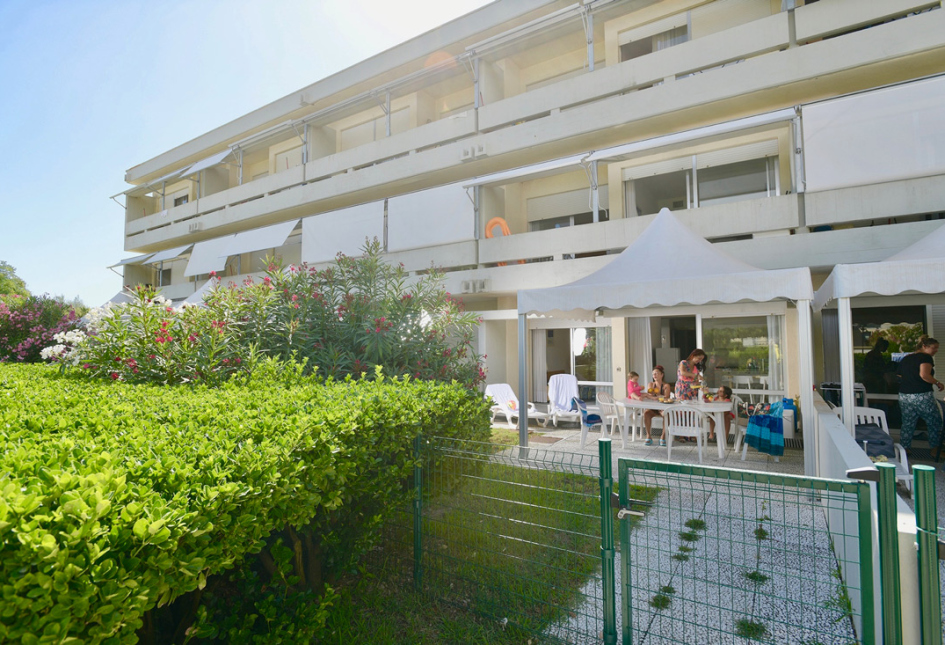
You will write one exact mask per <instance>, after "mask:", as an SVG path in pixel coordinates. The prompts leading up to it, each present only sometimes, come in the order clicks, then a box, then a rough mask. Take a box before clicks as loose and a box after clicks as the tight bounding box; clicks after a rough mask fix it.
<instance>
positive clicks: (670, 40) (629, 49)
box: [620, 25, 689, 62]
mask: <svg viewBox="0 0 945 645" xmlns="http://www.w3.org/2000/svg"><path fill="white" fill-rule="evenodd" d="M621 40H623V38H621ZM687 40H689V28H688V27H687V26H685V25H683V26H681V27H676V28H674V29H669V30H667V31H663V32H660V33H658V34H654V35H651V36H643V37H640V38H639V39H638V40H632V41H630V42H627V43H626V44H624V45H621V46H620V62H624V61H628V60H632V59H634V58H639V57H640V56H645V55H647V54H652V53H653V52H655V51H660V50H661V49H669V48H670V47H673V46H675V45H679V44H681V43H684V42H686V41H687Z"/></svg>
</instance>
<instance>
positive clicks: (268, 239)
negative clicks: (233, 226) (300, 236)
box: [226, 219, 299, 255]
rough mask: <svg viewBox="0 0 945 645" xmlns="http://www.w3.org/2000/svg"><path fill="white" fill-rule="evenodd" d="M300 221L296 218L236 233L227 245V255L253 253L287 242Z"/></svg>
mask: <svg viewBox="0 0 945 645" xmlns="http://www.w3.org/2000/svg"><path fill="white" fill-rule="evenodd" d="M298 223H299V220H297V219H294V220H292V221H290V222H281V223H279V224H273V225H272V226H266V227H263V228H257V229H253V230H252V231H245V232H243V233H237V234H236V235H234V236H233V237H232V238H231V239H230V241H229V243H228V244H227V246H226V255H238V254H240V253H252V252H253V251H261V250H262V249H274V248H278V247H280V246H282V245H283V244H285V241H286V238H288V237H289V234H290V233H292V229H294V228H295V226H296V225H297V224H298Z"/></svg>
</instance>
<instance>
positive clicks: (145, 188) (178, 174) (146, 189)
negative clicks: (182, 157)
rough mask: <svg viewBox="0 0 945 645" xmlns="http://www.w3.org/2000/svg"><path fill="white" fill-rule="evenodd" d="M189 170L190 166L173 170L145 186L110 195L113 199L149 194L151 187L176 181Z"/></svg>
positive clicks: (140, 185)
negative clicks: (134, 194)
mask: <svg viewBox="0 0 945 645" xmlns="http://www.w3.org/2000/svg"><path fill="white" fill-rule="evenodd" d="M190 168H191V166H184V167H183V168H181V169H179V170H175V171H174V172H172V173H169V174H167V175H164V176H163V177H158V178H157V179H155V180H154V181H149V182H148V183H146V184H139V185H138V186H132V187H131V188H129V189H127V190H123V191H121V192H120V193H115V194H114V195H112V197H113V198H114V197H118V196H119V195H130V194H131V193H141V194H144V193H149V192H151V189H152V187H153V186H157V185H158V184H161V183H163V182H165V181H167V182H169V181H171V180H172V179H177V178H179V177H181V176H182V175H184V173H186V172H187V171H189V170H190Z"/></svg>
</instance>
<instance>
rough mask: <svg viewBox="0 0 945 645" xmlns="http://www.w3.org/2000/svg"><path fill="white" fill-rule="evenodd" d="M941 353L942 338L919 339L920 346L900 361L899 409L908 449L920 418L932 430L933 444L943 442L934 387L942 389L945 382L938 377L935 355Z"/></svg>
mask: <svg viewBox="0 0 945 645" xmlns="http://www.w3.org/2000/svg"><path fill="white" fill-rule="evenodd" d="M937 352H938V341H937V340H935V339H934V338H929V337H928V336H923V337H922V338H921V339H919V347H918V349H917V350H916V351H915V352H913V353H912V354H908V355H906V356H904V357H903V359H902V360H901V361H899V409H900V410H901V411H902V430H901V431H900V435H899V443H901V444H902V447H903V448H906V449H908V448H909V447H910V446H911V445H912V435H913V434H915V424H916V422H917V421H918V420H919V417H922V419H923V420H924V421H925V424H926V425H927V426H928V429H929V446H930V447H933V448H934V447H936V446H938V445H939V443H940V442H941V432H942V416H941V412H940V409H939V406H938V402H937V401H936V400H935V397H934V396H933V394H932V388H933V387H936V388H938V390H939V392H941V391H942V390H943V389H945V385H943V384H942V382H941V381H939V380H938V379H936V378H935V368H934V367H933V361H932V357H933V356H935V354H936V353H937Z"/></svg>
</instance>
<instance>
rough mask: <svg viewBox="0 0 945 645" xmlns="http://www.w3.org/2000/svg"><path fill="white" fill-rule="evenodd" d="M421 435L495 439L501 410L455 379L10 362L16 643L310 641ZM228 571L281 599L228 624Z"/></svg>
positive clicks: (9, 611) (6, 398) (5, 455)
mask: <svg viewBox="0 0 945 645" xmlns="http://www.w3.org/2000/svg"><path fill="white" fill-rule="evenodd" d="M421 430H422V431H423V432H424V433H425V434H430V435H434V434H435V435H441V436H455V437H458V438H470V439H484V438H485V437H486V436H488V431H489V423H488V412H487V406H486V405H485V403H483V401H482V399H481V396H478V395H477V394H476V393H475V392H473V391H470V390H469V389H468V388H466V387H464V386H462V385H458V384H447V383H439V382H434V381H423V380H415V379H412V378H406V379H403V380H401V379H396V380H392V379H387V378H384V377H383V375H374V378H372V379H360V380H353V379H347V380H345V381H340V382H327V383H325V382H316V380H315V379H313V378H311V377H309V376H305V375H304V374H303V368H302V366H301V364H300V363H291V364H288V365H280V364H278V363H277V362H276V361H272V360H261V361H259V364H258V365H257V369H256V370H254V372H253V373H252V375H245V374H244V375H239V376H237V377H236V378H231V379H229V380H227V381H226V382H223V383H221V384H220V385H218V386H216V387H209V386H207V385H204V384H194V385H191V386H174V387H166V386H160V385H152V384H139V385H134V384H128V383H123V382H121V381H117V382H111V381H110V380H109V381H96V380H89V379H86V378H81V377H79V376H76V375H68V374H67V375H65V376H63V375H61V374H60V373H59V371H58V370H56V369H54V368H50V367H48V366H40V365H33V366H28V365H15V366H14V365H7V366H4V365H0V642H18V643H19V642H22V643H70V642H75V643H78V642H83V643H134V642H137V639H138V638H139V636H141V637H143V638H145V640H146V641H149V642H179V641H178V640H177V639H178V638H179V637H182V635H185V634H187V629H188V626H189V625H191V624H193V621H194V619H195V618H197V619H198V620H197V623H198V624H199V625H200V629H202V630H204V631H202V632H201V633H200V634H195V633H191V634H189V635H188V637H190V638H194V637H197V636H199V637H201V638H208V639H214V638H215V639H217V640H218V641H219V642H227V641H228V639H229V636H227V634H232V633H244V634H248V636H247V638H246V640H245V641H244V642H304V638H305V637H307V636H306V635H307V634H311V633H312V632H313V630H314V628H315V627H317V625H318V624H319V622H320V621H323V620H324V617H325V615H326V614H325V612H327V611H328V610H329V609H328V608H329V607H330V604H331V598H332V590H331V585H332V583H333V581H334V580H335V577H336V576H337V575H339V573H340V572H342V571H344V570H346V569H347V568H349V567H350V566H351V565H352V563H353V562H355V561H356V558H357V557H358V556H359V554H361V553H363V552H364V550H365V549H367V548H369V547H370V546H371V545H372V542H373V540H374V538H375V536H376V535H377V531H376V528H377V527H378V526H379V525H380V523H381V522H382V521H383V519H384V517H385V513H387V512H389V509H391V508H394V507H396V506H397V505H399V504H401V503H403V502H404V501H405V500H407V499H409V496H410V494H411V492H412V487H411V485H410V482H411V479H410V475H411V472H412V468H413V466H414V463H413V446H412V440H413V438H414V437H415V436H416V434H417V433H418V431H421ZM226 571H230V579H231V580H236V581H237V582H239V584H244V585H249V586H250V587H252V586H254V585H255V586H256V587H260V586H266V585H270V584H274V585H276V586H277V587H278V588H280V589H282V590H283V593H280V594H278V596H270V597H268V598H261V599H259V600H258V602H256V603H255V605H254V607H255V610H254V611H255V613H254V614H253V616H250V615H249V614H245V613H244V614H243V615H241V614H240V612H241V611H243V609H241V605H239V602H240V598H239V597H238V594H237V595H236V596H233V597H231V598H230V601H232V603H235V605H234V606H235V609H233V608H232V607H231V611H229V612H228V613H227V612H223V613H221V612H220V607H219V606H218V605H219V603H221V602H223V603H224V604H226V603H227V602H230V601H227V594H226V593H224V591H225V590H226V588H225V587H223V586H217V587H216V589H215V590H214V589H213V588H212V587H213V586H214V585H215V584H216V582H215V581H217V580H221V579H223V578H224V576H222V575H221V574H222V573H223V572H226ZM237 573H238V575H234V574H237ZM208 581H209V584H208ZM280 585H281V586H280ZM204 589H205V590H206V591H207V592H208V593H207V594H206V595H207V597H212V598H214V600H213V603H214V604H213V605H212V606H210V607H209V609H208V607H207V606H204V605H202V604H201V602H200V599H201V595H202V592H201V590H204ZM237 590H238V588H237ZM211 592H212V593H211ZM316 600H318V602H316ZM175 601H176V602H175ZM208 612H209V613H210V614H214V615H215V616H217V618H218V619H217V620H200V619H201V617H203V618H206V617H207V616H208ZM286 612H293V613H292V615H293V616H297V617H299V618H300V620H303V621H308V622H307V623H306V622H303V623H297V622H292V620H290V619H289V618H287V617H286V616H287V613H286ZM270 615H271V616H273V621H275V622H272V623H271V624H270V622H269V616H270ZM221 616H222V617H223V618H220V617H221ZM227 616H228V617H229V618H226V617H227ZM234 617H240V618H241V620H244V621H245V620H249V619H250V618H252V619H253V624H251V625H249V627H246V626H245V625H243V626H242V627H241V625H242V623H235V622H233V621H234V620H235V618H234ZM227 621H229V622H227ZM244 628H245V629H244ZM247 630H248V631H247ZM267 630H269V631H267ZM273 630H277V631H278V633H279V634H281V636H278V637H276V635H275V631H273ZM230 642H235V641H230Z"/></svg>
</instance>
